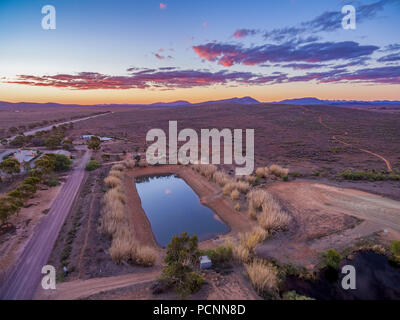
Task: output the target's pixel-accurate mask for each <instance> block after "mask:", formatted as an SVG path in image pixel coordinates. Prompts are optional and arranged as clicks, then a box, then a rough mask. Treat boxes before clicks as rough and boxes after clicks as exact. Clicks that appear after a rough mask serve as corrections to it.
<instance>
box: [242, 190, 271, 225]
mask: <svg viewBox="0 0 400 320" xmlns="http://www.w3.org/2000/svg"><path fill="white" fill-rule="evenodd" d="M270 199H271V196H270V194H269V193H268V192H266V191H265V190H261V189H255V190H252V191H250V192H249V193H248V194H247V200H248V201H249V215H250V217H252V218H255V217H256V216H257V212H258V211H261V210H262V206H263V204H264V203H267V202H268V201H269V200H270Z"/></svg>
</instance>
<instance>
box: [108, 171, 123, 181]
mask: <svg viewBox="0 0 400 320" xmlns="http://www.w3.org/2000/svg"><path fill="white" fill-rule="evenodd" d="M108 176H109V177H115V178H118V179H120V180H122V178H123V177H124V173H123V172H122V171H118V170H112V169H111V171H110V172H109V173H108Z"/></svg>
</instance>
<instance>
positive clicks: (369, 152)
mask: <svg viewBox="0 0 400 320" xmlns="http://www.w3.org/2000/svg"><path fill="white" fill-rule="evenodd" d="M318 122H319V123H320V124H321V125H322V126H323V127H324V128H326V129H329V130H335V129H334V128H332V127H330V126H328V125H327V124H326V123H325V122H324V121H323V119H322V116H320V117H319V118H318ZM344 134H345V135H348V134H349V133H348V132H345V133H344ZM332 139H333V140H336V141H337V142H339V143H341V144H343V145H345V146H348V147H354V148H356V149H357V150H360V151H362V152H365V153H368V154H370V155H373V156H374V157H377V158H379V159H381V160H382V161H383V162H385V164H386V167H387V169H388V171H389V172H392V171H393V169H392V166H391V164H390V162H389V160H388V159H386V158H385V157H384V156H382V155H380V154H378V153H375V152H372V151H370V150H367V149H363V148H358V147H355V146H354V145H352V144H351V143H348V142H345V141H343V140H341V139H338V138H337V137H336V136H333V137H332Z"/></svg>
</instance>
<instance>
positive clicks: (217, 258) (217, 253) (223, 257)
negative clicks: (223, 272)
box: [202, 245, 233, 265]
mask: <svg viewBox="0 0 400 320" xmlns="http://www.w3.org/2000/svg"><path fill="white" fill-rule="evenodd" d="M202 255H205V256H208V257H209V258H210V259H211V261H212V263H213V264H214V265H220V264H224V263H229V262H230V261H232V259H233V249H232V247H231V246H223V245H221V246H218V247H217V248H215V249H214V250H211V249H210V250H206V251H204V252H202Z"/></svg>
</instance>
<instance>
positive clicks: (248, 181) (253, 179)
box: [244, 176, 257, 186]
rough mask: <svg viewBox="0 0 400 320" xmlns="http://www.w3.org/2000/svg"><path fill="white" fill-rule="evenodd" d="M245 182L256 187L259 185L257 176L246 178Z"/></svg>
mask: <svg viewBox="0 0 400 320" xmlns="http://www.w3.org/2000/svg"><path fill="white" fill-rule="evenodd" d="M244 180H245V181H246V182H247V183H249V184H250V185H252V186H254V185H255V184H256V183H257V177H255V176H245V177H244Z"/></svg>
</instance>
